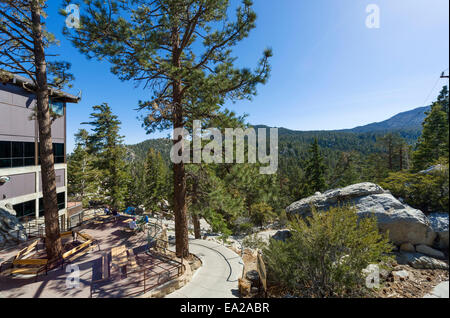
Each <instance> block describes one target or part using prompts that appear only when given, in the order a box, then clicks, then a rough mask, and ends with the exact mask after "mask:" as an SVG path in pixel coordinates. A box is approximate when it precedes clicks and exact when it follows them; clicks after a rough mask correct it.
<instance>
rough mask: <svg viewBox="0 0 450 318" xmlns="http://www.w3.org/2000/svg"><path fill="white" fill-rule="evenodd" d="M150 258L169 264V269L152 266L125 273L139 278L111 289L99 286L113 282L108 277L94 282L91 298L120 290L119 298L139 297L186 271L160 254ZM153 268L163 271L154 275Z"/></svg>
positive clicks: (180, 264) (174, 261)
mask: <svg viewBox="0 0 450 318" xmlns="http://www.w3.org/2000/svg"><path fill="white" fill-rule="evenodd" d="M152 257H155V258H158V259H160V260H162V261H163V262H164V264H171V265H172V266H171V267H170V268H165V267H163V266H161V265H160V264H154V265H153V266H148V267H145V266H144V267H141V268H139V269H137V270H133V271H130V272H127V273H126V276H127V277H128V276H130V277H136V278H137V277H139V279H133V280H132V281H130V282H127V283H124V284H120V285H119V286H117V285H114V286H113V287H110V288H109V289H108V288H102V287H103V286H99V285H100V284H107V283H108V282H114V279H113V278H112V277H109V278H107V279H104V280H100V281H96V282H93V283H92V284H91V298H92V296H93V295H95V294H100V293H111V292H114V291H115V292H117V289H118V288H120V290H121V292H120V297H131V296H139V295H143V294H145V293H147V292H149V291H150V290H152V289H155V288H157V287H159V286H162V285H164V284H165V283H167V282H169V281H171V280H173V279H175V278H177V277H180V276H181V275H183V274H184V272H185V270H186V266H185V265H184V264H183V263H182V262H179V261H177V260H174V259H172V258H169V257H167V256H165V255H162V254H159V253H158V254H152ZM155 267H160V268H161V269H163V271H162V272H159V273H156V272H153V270H154V269H155ZM106 286H107V285H106Z"/></svg>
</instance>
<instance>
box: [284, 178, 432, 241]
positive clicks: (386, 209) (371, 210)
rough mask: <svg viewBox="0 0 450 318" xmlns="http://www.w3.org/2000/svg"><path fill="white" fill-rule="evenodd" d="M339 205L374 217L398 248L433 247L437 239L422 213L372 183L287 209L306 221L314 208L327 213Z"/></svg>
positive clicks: (335, 192)
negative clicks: (407, 246)
mask: <svg viewBox="0 0 450 318" xmlns="http://www.w3.org/2000/svg"><path fill="white" fill-rule="evenodd" d="M339 205H350V206H354V207H355V208H356V210H357V213H358V215H359V216H361V217H364V216H372V215H374V216H375V217H376V218H377V221H378V227H379V229H380V230H381V231H382V232H385V231H389V238H390V240H391V241H392V242H393V243H394V244H396V245H401V244H403V243H411V244H413V245H417V244H425V245H432V243H433V241H434V239H435V237H436V233H435V232H434V231H433V229H432V227H431V224H430V221H429V220H428V218H427V217H426V216H425V214H424V213H423V212H422V211H420V210H417V209H414V208H412V207H410V206H408V205H407V204H404V203H401V202H400V201H399V200H397V199H396V198H395V197H394V196H392V195H391V194H390V192H388V191H385V190H383V188H381V187H380V186H379V185H376V184H374V183H369V182H365V183H359V184H353V185H351V186H348V187H345V188H342V189H333V190H329V191H327V192H325V193H322V194H316V195H313V196H311V197H308V198H305V199H302V200H300V201H297V202H294V203H292V204H291V205H290V206H288V207H287V208H286V213H287V214H288V215H300V216H303V217H305V216H309V215H311V210H312V207H315V208H316V209H317V210H318V211H326V210H328V209H330V208H331V207H336V206H339Z"/></svg>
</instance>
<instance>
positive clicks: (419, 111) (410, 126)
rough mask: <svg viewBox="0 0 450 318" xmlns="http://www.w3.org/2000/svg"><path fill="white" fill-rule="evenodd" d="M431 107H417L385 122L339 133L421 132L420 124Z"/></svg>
mask: <svg viewBox="0 0 450 318" xmlns="http://www.w3.org/2000/svg"><path fill="white" fill-rule="evenodd" d="M430 109H431V106H424V107H418V108H415V109H412V110H409V111H406V112H402V113H399V114H397V115H395V116H393V117H391V118H389V119H387V120H384V121H381V122H378V123H372V124H368V125H364V126H359V127H355V128H352V129H343V130H341V131H353V132H375V131H387V130H416V129H418V130H422V123H423V121H424V120H425V117H426V114H425V113H426V112H427V111H429V110H430Z"/></svg>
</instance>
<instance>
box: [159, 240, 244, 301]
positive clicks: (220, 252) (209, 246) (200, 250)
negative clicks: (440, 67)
mask: <svg viewBox="0 0 450 318" xmlns="http://www.w3.org/2000/svg"><path fill="white" fill-rule="evenodd" d="M189 251H190V252H191V253H192V254H195V255H196V256H197V257H198V258H200V259H201V261H202V263H203V265H202V267H200V268H199V269H198V270H197V271H196V272H195V273H194V276H193V277H192V280H191V282H189V283H188V284H187V285H186V286H184V287H183V288H180V289H179V290H177V291H175V292H173V293H172V294H170V295H167V296H166V298H235V297H239V291H238V279H239V278H240V277H241V275H242V270H243V267H244V262H243V261H242V259H241V257H240V256H239V255H237V254H236V253H234V252H233V251H231V250H230V249H228V248H227V247H225V246H224V245H221V244H218V243H216V242H211V241H205V240H191V241H190V242H189Z"/></svg>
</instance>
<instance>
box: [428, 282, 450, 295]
mask: <svg viewBox="0 0 450 318" xmlns="http://www.w3.org/2000/svg"><path fill="white" fill-rule="evenodd" d="M448 285H449V284H448V281H447V282H442V283H440V284H439V285H437V286H436V287H435V288H434V289H433V291H432V292H431V293H430V294H426V295H425V296H424V297H423V298H449V294H448Z"/></svg>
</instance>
